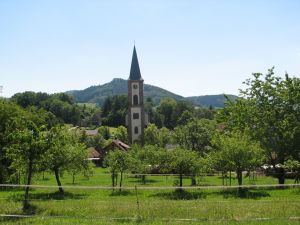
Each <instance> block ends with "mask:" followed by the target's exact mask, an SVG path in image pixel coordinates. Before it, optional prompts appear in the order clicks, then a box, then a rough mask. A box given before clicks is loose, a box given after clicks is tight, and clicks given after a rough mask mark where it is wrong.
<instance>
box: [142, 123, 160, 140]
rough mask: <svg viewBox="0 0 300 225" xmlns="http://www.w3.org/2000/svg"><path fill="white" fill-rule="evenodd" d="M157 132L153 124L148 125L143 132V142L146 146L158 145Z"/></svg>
mask: <svg viewBox="0 0 300 225" xmlns="http://www.w3.org/2000/svg"><path fill="white" fill-rule="evenodd" d="M158 136H159V130H158V128H157V127H156V125H155V124H153V123H150V124H148V125H147V127H146V128H145V130H144V142H145V144H146V145H157V144H158Z"/></svg>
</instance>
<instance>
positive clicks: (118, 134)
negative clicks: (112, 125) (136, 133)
mask: <svg viewBox="0 0 300 225" xmlns="http://www.w3.org/2000/svg"><path fill="white" fill-rule="evenodd" d="M113 137H114V138H115V139H118V140H120V141H122V142H124V143H128V133H127V128H126V127H124V126H119V127H117V129H115V130H114V132H113Z"/></svg>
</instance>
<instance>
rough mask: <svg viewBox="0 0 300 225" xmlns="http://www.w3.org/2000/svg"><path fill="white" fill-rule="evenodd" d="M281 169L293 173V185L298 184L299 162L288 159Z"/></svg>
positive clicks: (299, 178)
mask: <svg viewBox="0 0 300 225" xmlns="http://www.w3.org/2000/svg"><path fill="white" fill-rule="evenodd" d="M283 167H284V168H285V169H287V170H290V171H293V172H294V174H295V181H294V183H295V184H299V180H300V162H299V161H297V160H293V159H289V160H287V161H286V162H285V163H284V165H283Z"/></svg>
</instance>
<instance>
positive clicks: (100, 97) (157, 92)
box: [67, 78, 184, 105]
mask: <svg viewBox="0 0 300 225" xmlns="http://www.w3.org/2000/svg"><path fill="white" fill-rule="evenodd" d="M127 90H128V84H127V80H124V79H121V78H115V79H113V80H112V81H111V82H109V83H106V84H103V85H97V86H91V87H89V88H86V89H84V90H81V91H68V92H67V93H68V94H70V95H72V96H73V97H74V99H75V101H76V102H79V103H84V102H89V103H97V104H99V105H103V103H104V101H105V99H106V98H107V97H109V96H114V95H122V94H127ZM144 96H145V99H147V98H148V97H150V98H151V99H152V101H153V102H154V104H158V103H159V102H160V99H162V98H166V97H170V98H174V99H176V100H183V99H184V97H182V96H180V95H177V94H174V93H172V92H170V91H167V90H165V89H162V88H159V87H156V86H153V85H149V84H145V85H144Z"/></svg>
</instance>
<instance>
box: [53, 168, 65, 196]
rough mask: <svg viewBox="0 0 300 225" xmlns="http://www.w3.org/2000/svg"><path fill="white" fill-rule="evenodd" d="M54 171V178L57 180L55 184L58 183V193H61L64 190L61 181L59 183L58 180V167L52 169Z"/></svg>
mask: <svg viewBox="0 0 300 225" xmlns="http://www.w3.org/2000/svg"><path fill="white" fill-rule="evenodd" d="M54 173H55V179H56V182H57V185H58V190H59V193H61V194H63V193H64V190H63V188H62V187H61V183H60V180H59V172H58V169H55V170H54Z"/></svg>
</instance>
